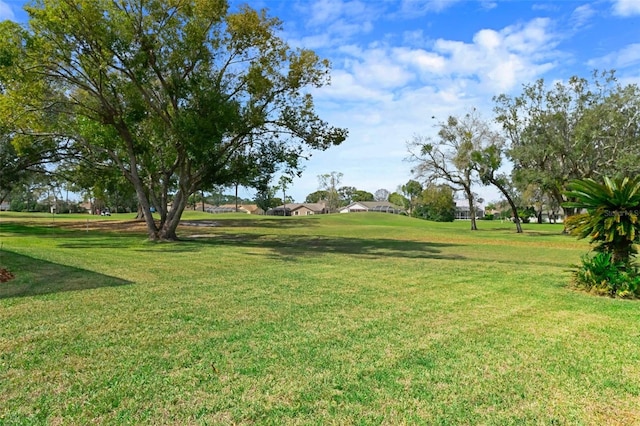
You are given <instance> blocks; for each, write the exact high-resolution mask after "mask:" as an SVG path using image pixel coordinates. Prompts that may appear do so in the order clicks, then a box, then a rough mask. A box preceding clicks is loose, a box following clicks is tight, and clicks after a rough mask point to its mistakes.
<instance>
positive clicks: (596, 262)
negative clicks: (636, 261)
mask: <svg viewBox="0 0 640 426" xmlns="http://www.w3.org/2000/svg"><path fill="white" fill-rule="evenodd" d="M574 284H575V286H576V287H578V288H582V289H584V290H586V291H589V292H591V293H596V294H599V295H603V296H610V297H621V298H635V297H638V296H640V272H639V271H638V268H637V266H635V265H631V264H628V265H625V264H624V263H622V262H614V261H613V256H612V254H611V253H609V252H598V253H596V254H595V255H592V256H589V255H584V256H583V257H582V264H581V265H580V266H579V267H578V269H577V270H576V271H575V273H574Z"/></svg>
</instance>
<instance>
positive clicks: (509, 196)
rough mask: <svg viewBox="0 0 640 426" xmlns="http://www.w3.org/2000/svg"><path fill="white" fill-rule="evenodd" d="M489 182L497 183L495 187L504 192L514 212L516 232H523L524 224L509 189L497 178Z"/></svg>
mask: <svg viewBox="0 0 640 426" xmlns="http://www.w3.org/2000/svg"><path fill="white" fill-rule="evenodd" d="M489 182H490V183H492V184H493V185H495V187H496V188H498V190H499V191H500V192H502V195H504V197H505V198H506V199H507V203H509V206H510V207H511V212H512V213H513V222H514V223H515V224H516V232H517V233H518V234H522V225H521V224H520V216H518V208H517V207H516V204H515V203H514V202H513V199H511V195H510V194H509V191H507V188H505V187H504V186H502V185H501V184H500V182H499V181H498V180H497V179H490V180H489Z"/></svg>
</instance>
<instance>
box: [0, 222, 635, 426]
mask: <svg viewBox="0 0 640 426" xmlns="http://www.w3.org/2000/svg"><path fill="white" fill-rule="evenodd" d="M131 218H132V217H131V215H114V216H112V217H106V218H103V217H100V218H98V217H90V218H89V219H88V217H87V216H82V215H76V216H74V215H56V217H55V218H52V216H51V215H18V214H10V213H6V212H2V213H0V245H1V247H2V248H1V250H0V267H4V268H7V269H9V270H10V271H11V272H13V273H15V275H16V278H15V279H14V280H12V281H10V282H8V283H4V284H0V324H1V326H0V401H2V402H1V403H0V424H89V423H98V424H136V425H137V424H220V425H228V424H234V423H235V424H294V425H295V424H300V425H308V424H312V425H327V424H334V425H346V424H361V425H370V424H393V425H396V424H429V425H430V424H437V425H464V424H469V425H476V424H485V425H522V424H540V425H580V424H585V425H602V424H611V425H616V424H619V425H632V424H640V343H639V342H640V326H639V324H640V304H639V302H634V301H625V300H612V299H607V298H598V297H593V296H589V295H586V294H583V293H579V292H575V291H572V290H570V289H568V288H567V286H566V285H567V283H568V279H569V272H568V271H569V269H570V265H572V264H576V263H577V262H578V261H579V259H580V256H581V255H582V254H583V253H585V252H586V251H587V250H588V244H587V243H586V242H584V241H576V240H575V239H573V238H571V237H567V236H563V235H561V234H560V231H561V229H562V228H561V227H560V225H535V224H532V225H525V226H524V227H525V234H524V235H517V234H515V232H514V230H513V225H512V224H508V223H500V222H480V223H479V226H480V228H481V229H480V230H479V231H478V232H471V231H468V229H467V228H468V226H469V224H468V223H465V222H455V223H450V224H436V223H431V222H426V221H420V220H416V219H412V218H407V217H400V216H393V215H387V214H375V213H373V214H349V215H329V216H315V217H305V218H273V217H252V216H247V215H234V214H232V215H215V216H214V215H208V214H202V213H189V214H187V215H186V216H185V218H184V219H185V221H188V225H183V226H181V227H180V228H179V230H178V233H179V235H180V236H181V237H182V238H184V241H181V242H178V243H161V244H155V243H149V242H147V241H146V237H145V232H144V229H142V228H140V225H138V224H136V223H133V222H131V221H130V220H131ZM203 221H204V222H207V224H208V225H212V226H196V225H202V224H203Z"/></svg>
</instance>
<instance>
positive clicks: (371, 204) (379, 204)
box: [341, 201, 404, 211]
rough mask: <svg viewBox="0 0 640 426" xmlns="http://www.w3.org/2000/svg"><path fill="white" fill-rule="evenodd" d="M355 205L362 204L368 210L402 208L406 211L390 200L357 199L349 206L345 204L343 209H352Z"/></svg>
mask: <svg viewBox="0 0 640 426" xmlns="http://www.w3.org/2000/svg"><path fill="white" fill-rule="evenodd" d="M355 206H362V207H364V208H365V209H367V210H382V209H385V208H386V209H389V208H392V209H395V210H401V211H404V208H402V207H400V206H397V205H395V204H393V203H390V202H389V201H356V202H353V203H351V204H349V205H348V206H344V207H342V208H341V210H345V209H351V208H352V207H355Z"/></svg>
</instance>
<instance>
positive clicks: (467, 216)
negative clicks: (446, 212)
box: [455, 200, 484, 220]
mask: <svg viewBox="0 0 640 426" xmlns="http://www.w3.org/2000/svg"><path fill="white" fill-rule="evenodd" d="M483 217H484V207H483V206H482V204H476V219H481V218H483ZM455 218H456V219H459V220H471V211H470V210H469V201H468V200H456V213H455Z"/></svg>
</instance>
